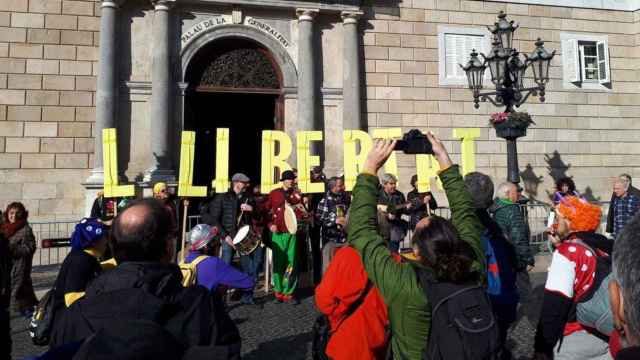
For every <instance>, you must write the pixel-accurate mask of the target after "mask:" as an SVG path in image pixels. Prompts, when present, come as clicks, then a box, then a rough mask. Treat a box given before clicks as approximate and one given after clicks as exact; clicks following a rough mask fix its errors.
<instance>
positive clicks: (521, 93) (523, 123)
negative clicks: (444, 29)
mask: <svg viewBox="0 0 640 360" xmlns="http://www.w3.org/2000/svg"><path fill="white" fill-rule="evenodd" d="M506 17H507V15H506V14H505V13H504V12H502V11H501V12H500V14H499V15H498V21H497V22H496V23H495V24H494V25H493V26H489V27H488V28H489V31H490V32H491V33H492V34H493V43H492V48H491V51H490V52H489V54H488V55H485V54H478V53H477V52H476V50H475V49H474V50H473V51H472V52H471V58H470V59H469V61H468V62H467V64H466V65H460V67H461V68H462V69H463V70H464V71H465V73H466V74H467V80H468V81H469V89H471V91H472V92H473V102H474V107H475V108H476V109H477V108H479V107H480V104H479V102H480V101H483V102H485V101H487V100H489V102H491V103H492V104H493V105H495V106H497V107H503V106H504V107H505V110H504V116H499V117H498V118H497V120H496V122H494V127H495V129H496V135H497V136H498V137H500V138H503V139H505V140H507V169H508V175H507V180H509V181H511V182H513V183H515V184H517V183H519V182H520V175H519V170H518V149H517V145H516V139H517V138H519V137H522V136H525V135H526V134H527V126H528V125H529V124H530V123H531V122H532V121H531V118H530V117H529V115H528V114H526V113H516V112H514V109H513V108H514V106H515V107H519V106H520V105H522V104H523V103H524V102H525V101H526V100H527V98H528V97H529V96H530V95H533V96H539V98H540V101H541V102H544V93H545V87H546V85H547V83H548V82H549V65H550V63H551V59H552V58H553V56H554V55H555V54H556V52H555V50H554V51H553V52H552V53H549V52H547V50H546V49H545V48H544V41H542V40H540V38H538V40H537V41H536V43H535V45H536V48H535V49H534V50H533V52H532V53H531V55H529V56H527V55H526V54H525V55H524V60H523V59H522V58H521V56H520V53H519V52H518V51H517V50H516V49H514V48H513V47H512V44H513V33H514V32H515V31H516V30H517V29H518V25H517V24H514V22H513V21H507V19H506ZM478 55H480V56H482V59H480V57H479V56H478ZM529 66H531V68H532V70H533V81H534V82H535V86H533V87H528V88H525V85H524V78H525V73H526V70H527V68H528V67H529ZM487 67H489V71H490V72H491V82H492V83H493V85H494V86H495V91H489V92H480V91H481V90H482V89H483V78H484V72H485V70H486V69H487Z"/></svg>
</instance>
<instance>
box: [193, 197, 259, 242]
mask: <svg viewBox="0 0 640 360" xmlns="http://www.w3.org/2000/svg"><path fill="white" fill-rule="evenodd" d="M245 202H246V203H247V205H251V206H252V207H253V209H254V211H252V212H250V213H245V214H244V215H243V216H242V221H241V224H240V226H242V225H245V224H251V219H252V216H253V214H255V212H256V202H255V199H254V198H253V197H252V196H249V195H248V194H247V193H246V192H244V193H242V194H241V195H240V196H238V195H236V193H235V192H233V191H232V190H229V191H227V192H226V193H224V194H218V195H217V196H216V197H215V198H214V199H213V201H211V202H210V203H209V204H207V205H205V206H204V209H203V211H202V214H201V215H202V222H204V223H205V224H208V225H211V226H218V227H219V228H220V231H221V232H220V234H221V235H222V237H225V236H227V235H229V236H231V237H234V236H235V234H236V231H237V230H238V225H236V224H237V221H238V216H239V215H240V205H241V204H244V203H245Z"/></svg>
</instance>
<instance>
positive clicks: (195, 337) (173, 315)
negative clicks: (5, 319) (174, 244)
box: [51, 262, 240, 358]
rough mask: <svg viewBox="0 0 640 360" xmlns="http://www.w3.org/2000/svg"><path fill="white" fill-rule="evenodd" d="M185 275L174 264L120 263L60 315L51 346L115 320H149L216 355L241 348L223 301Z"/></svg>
mask: <svg viewBox="0 0 640 360" xmlns="http://www.w3.org/2000/svg"><path fill="white" fill-rule="evenodd" d="M181 281H182V275H181V273H180V270H179V268H178V267H177V266H176V265H175V264H166V265H165V264H160V263H151V262H125V263H123V264H120V265H118V267H116V268H115V269H113V270H111V271H109V272H106V273H105V274H103V275H102V276H100V277H98V278H97V279H96V280H95V281H94V282H93V283H92V284H91V285H90V286H89V288H88V289H87V292H86V296H85V298H83V299H81V300H78V301H76V302H75V303H73V305H72V306H70V307H69V308H67V309H66V310H65V311H64V312H63V313H62V316H60V317H56V319H55V324H54V332H53V334H52V339H51V346H52V347H55V346H60V345H62V344H68V343H71V342H75V341H80V340H83V339H86V338H88V337H90V336H91V335H93V334H94V333H96V332H97V331H99V330H100V329H102V328H104V327H107V326H108V324H111V323H112V322H114V321H150V322H153V323H156V324H159V325H161V326H162V327H163V328H164V329H166V330H167V331H168V332H169V333H171V334H172V335H173V336H174V337H175V338H176V339H177V340H178V341H179V342H180V343H182V344H183V345H184V346H186V347H194V346H207V347H210V351H211V354H212V358H216V357H215V355H216V354H227V353H228V352H229V349H230V348H236V347H237V348H238V349H239V343H240V336H239V333H238V329H237V328H236V326H235V324H234V323H233V322H232V321H231V319H230V318H229V316H228V315H227V313H226V311H225V309H224V306H223V305H222V304H221V303H219V302H217V301H216V300H215V299H214V297H212V296H211V295H210V294H209V292H208V291H207V290H206V289H205V288H204V287H201V286H194V287H189V288H184V287H183V286H182V283H181Z"/></svg>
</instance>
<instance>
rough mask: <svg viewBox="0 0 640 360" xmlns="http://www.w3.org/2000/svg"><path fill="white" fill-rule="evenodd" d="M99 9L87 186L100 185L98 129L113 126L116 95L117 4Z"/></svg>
mask: <svg viewBox="0 0 640 360" xmlns="http://www.w3.org/2000/svg"><path fill="white" fill-rule="evenodd" d="M100 8H101V10H100V59H99V67H98V80H97V85H96V125H95V135H96V139H95V142H96V143H95V151H94V159H93V170H91V174H90V176H89V178H88V179H87V180H86V183H87V184H88V185H90V184H94V185H98V184H99V185H102V184H103V183H104V168H103V164H102V129H108V128H113V127H115V126H116V101H117V99H116V95H117V89H118V87H117V69H118V68H119V66H118V62H117V58H116V56H117V46H116V41H117V36H116V34H117V13H118V2H117V1H114V0H103V1H102V5H101V7H100Z"/></svg>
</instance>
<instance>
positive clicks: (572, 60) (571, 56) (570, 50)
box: [562, 39, 581, 83]
mask: <svg viewBox="0 0 640 360" xmlns="http://www.w3.org/2000/svg"><path fill="white" fill-rule="evenodd" d="M562 62H563V69H564V75H565V79H567V80H568V81H569V82H572V83H576V82H580V81H581V77H580V52H579V50H578V40H576V39H569V40H567V42H566V46H565V49H564V54H563V56H562Z"/></svg>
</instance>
